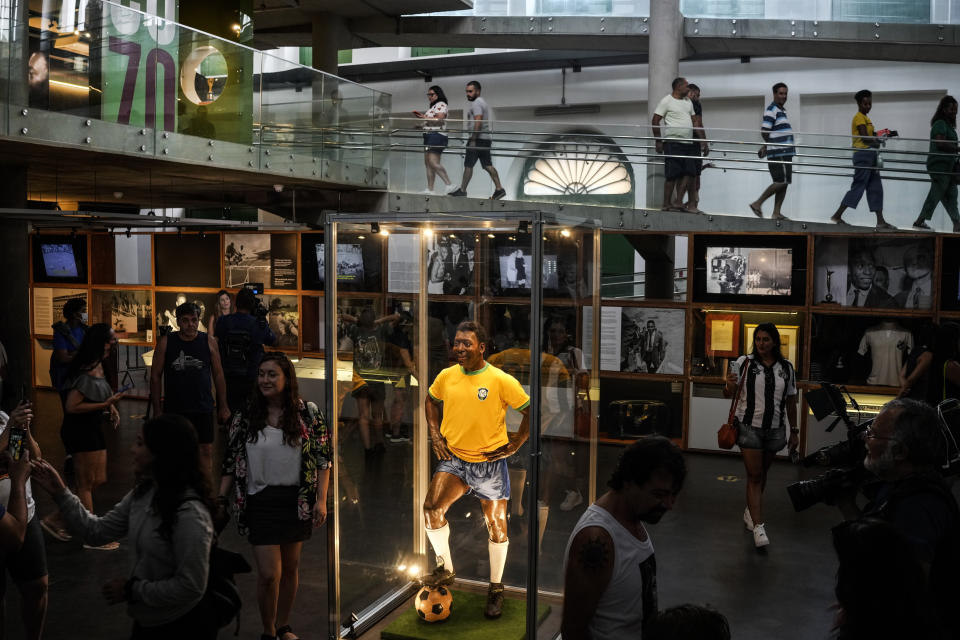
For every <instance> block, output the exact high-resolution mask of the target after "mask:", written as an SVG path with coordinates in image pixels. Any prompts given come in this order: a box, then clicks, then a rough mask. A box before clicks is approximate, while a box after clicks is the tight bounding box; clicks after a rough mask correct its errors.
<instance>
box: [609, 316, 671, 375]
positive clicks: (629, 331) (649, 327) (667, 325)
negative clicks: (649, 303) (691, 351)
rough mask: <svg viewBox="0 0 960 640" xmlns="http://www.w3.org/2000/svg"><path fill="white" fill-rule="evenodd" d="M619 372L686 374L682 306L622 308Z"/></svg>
mask: <svg viewBox="0 0 960 640" xmlns="http://www.w3.org/2000/svg"><path fill="white" fill-rule="evenodd" d="M621 315H622V324H621V328H620V334H621V339H620V342H621V344H622V347H621V351H620V371H627V372H631V373H674V374H679V373H683V338H684V329H685V327H686V324H685V322H684V311H683V309H648V308H625V309H622V311H621Z"/></svg>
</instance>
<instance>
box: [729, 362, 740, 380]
mask: <svg viewBox="0 0 960 640" xmlns="http://www.w3.org/2000/svg"><path fill="white" fill-rule="evenodd" d="M730 373H732V374H733V375H735V376H737V377H739V376H740V363H739V362H737V361H736V360H731V361H730Z"/></svg>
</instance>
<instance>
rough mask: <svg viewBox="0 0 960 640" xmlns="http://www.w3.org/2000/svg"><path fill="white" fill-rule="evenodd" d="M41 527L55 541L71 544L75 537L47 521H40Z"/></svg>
mask: <svg viewBox="0 0 960 640" xmlns="http://www.w3.org/2000/svg"><path fill="white" fill-rule="evenodd" d="M40 526H41V527H43V530H44V531H46V532H47V533H48V534H50V537H51V538H53V539H54V540H59V541H60V542H70V541H71V540H73V536H71V535H70V532H69V531H67V530H66V529H64V528H62V527H57V526H54V525H52V524H50V523H49V522H47V521H46V520H43V519H41V520H40Z"/></svg>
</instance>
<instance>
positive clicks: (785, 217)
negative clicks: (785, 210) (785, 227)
mask: <svg viewBox="0 0 960 640" xmlns="http://www.w3.org/2000/svg"><path fill="white" fill-rule="evenodd" d="M770 219H771V220H789V219H790V218H788V217H787V216H785V215H783V214H782V213H781V214H780V215H778V216H773V217H771V218H770Z"/></svg>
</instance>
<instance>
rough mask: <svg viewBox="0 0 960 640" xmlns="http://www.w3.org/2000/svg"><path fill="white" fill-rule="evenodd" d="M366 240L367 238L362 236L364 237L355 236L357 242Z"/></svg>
mask: <svg viewBox="0 0 960 640" xmlns="http://www.w3.org/2000/svg"><path fill="white" fill-rule="evenodd" d="M366 239H367V236H364V235H360V236H357V240H366Z"/></svg>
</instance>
